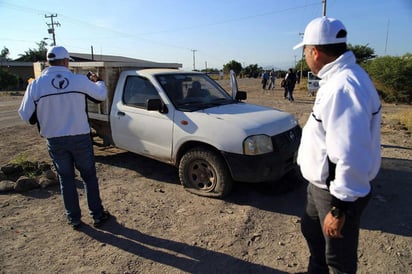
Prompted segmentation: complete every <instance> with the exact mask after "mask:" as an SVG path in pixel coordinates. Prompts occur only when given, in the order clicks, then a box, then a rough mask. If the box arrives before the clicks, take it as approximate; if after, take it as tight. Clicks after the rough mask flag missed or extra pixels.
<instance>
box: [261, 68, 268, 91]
mask: <svg viewBox="0 0 412 274" xmlns="http://www.w3.org/2000/svg"><path fill="white" fill-rule="evenodd" d="M268 79H269V75H268V73H267V72H266V71H264V72H263V74H262V89H266V85H267V82H268Z"/></svg>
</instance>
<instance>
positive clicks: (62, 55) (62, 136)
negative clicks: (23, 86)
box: [19, 46, 110, 229]
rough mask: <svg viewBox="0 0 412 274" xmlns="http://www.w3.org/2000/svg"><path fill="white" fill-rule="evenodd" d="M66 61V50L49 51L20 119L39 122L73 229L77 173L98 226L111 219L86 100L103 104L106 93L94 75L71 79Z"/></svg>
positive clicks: (77, 213)
mask: <svg viewBox="0 0 412 274" xmlns="http://www.w3.org/2000/svg"><path fill="white" fill-rule="evenodd" d="M69 58H70V56H69V53H68V51H67V50H66V49H65V48H64V47H61V46H55V47H52V48H51V49H49V50H48V51H47V61H48V62H49V64H50V67H48V68H46V69H45V70H44V71H43V72H42V74H41V76H40V77H39V78H38V79H36V80H34V81H32V82H31V83H30V84H29V85H28V87H27V90H26V93H25V94H24V97H23V100H22V102H21V105H20V108H19V115H20V117H21V118H22V119H23V120H24V121H27V122H30V123H31V124H34V123H37V125H38V127H39V131H40V135H41V136H42V137H44V138H46V139H47V148H48V151H49V154H50V157H51V158H52V160H53V164H54V166H55V167H56V170H57V173H58V175H59V181H60V190H61V193H62V196H63V202H64V206H65V209H66V215H67V220H68V223H69V224H70V225H71V226H72V227H73V228H75V229H77V228H79V226H80V225H81V219H80V218H81V210H80V206H79V199H78V194H77V189H76V180H75V172H74V169H75V168H77V169H78V170H79V171H80V176H81V177H82V179H83V181H84V186H85V192H86V197H87V204H88V207H89V210H90V214H91V216H92V217H93V220H94V225H95V226H96V227H97V226H100V225H102V224H103V222H105V221H106V220H107V219H108V218H109V216H110V215H109V213H108V212H107V211H105V210H104V208H103V206H102V202H101V199H100V194H99V185H98V181H97V176H96V167H95V160H94V152H93V143H92V140H91V136H90V125H89V122H88V117H87V102H86V98H91V99H93V100H97V101H102V100H104V99H105V98H106V96H107V88H106V86H105V84H104V82H103V81H101V80H100V79H98V78H97V77H96V75H95V74H93V75H91V76H90V78H89V79H88V78H87V77H86V76H85V75H76V74H73V73H72V72H71V71H70V70H69V69H68V66H69Z"/></svg>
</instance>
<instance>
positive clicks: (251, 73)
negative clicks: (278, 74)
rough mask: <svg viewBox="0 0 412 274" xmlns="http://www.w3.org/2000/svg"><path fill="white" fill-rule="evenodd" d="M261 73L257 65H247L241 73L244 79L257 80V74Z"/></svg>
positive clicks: (260, 68)
mask: <svg viewBox="0 0 412 274" xmlns="http://www.w3.org/2000/svg"><path fill="white" fill-rule="evenodd" d="M261 71H262V67H258V65H257V64H254V65H249V66H247V67H245V68H244V69H243V71H242V72H243V74H244V75H245V76H246V77H249V78H250V77H253V78H257V77H259V73H260V72H261Z"/></svg>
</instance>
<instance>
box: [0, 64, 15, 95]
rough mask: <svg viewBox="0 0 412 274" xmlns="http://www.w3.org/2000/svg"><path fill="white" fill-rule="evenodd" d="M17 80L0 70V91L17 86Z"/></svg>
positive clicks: (12, 75)
mask: <svg viewBox="0 0 412 274" xmlns="http://www.w3.org/2000/svg"><path fill="white" fill-rule="evenodd" d="M18 83H19V78H18V77H17V76H16V75H14V74H11V73H9V72H8V71H5V70H3V69H1V68H0V90H8V89H10V88H11V87H15V86H17V84H18Z"/></svg>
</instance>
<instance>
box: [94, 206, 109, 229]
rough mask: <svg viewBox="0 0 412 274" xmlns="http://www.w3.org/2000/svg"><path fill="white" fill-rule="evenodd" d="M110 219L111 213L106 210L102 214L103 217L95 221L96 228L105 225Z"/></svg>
mask: <svg viewBox="0 0 412 274" xmlns="http://www.w3.org/2000/svg"><path fill="white" fill-rule="evenodd" d="M109 218H110V213H109V211H106V210H104V211H103V213H102V216H100V218H97V219H94V223H93V226H94V227H100V226H101V225H103V224H104V223H105V222H106V221H107V220H109Z"/></svg>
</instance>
